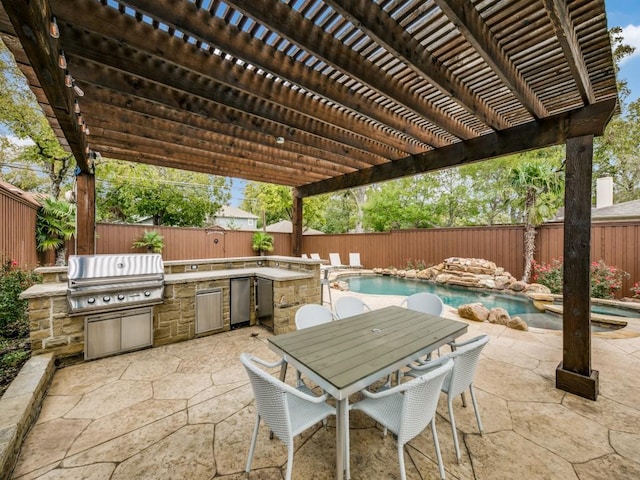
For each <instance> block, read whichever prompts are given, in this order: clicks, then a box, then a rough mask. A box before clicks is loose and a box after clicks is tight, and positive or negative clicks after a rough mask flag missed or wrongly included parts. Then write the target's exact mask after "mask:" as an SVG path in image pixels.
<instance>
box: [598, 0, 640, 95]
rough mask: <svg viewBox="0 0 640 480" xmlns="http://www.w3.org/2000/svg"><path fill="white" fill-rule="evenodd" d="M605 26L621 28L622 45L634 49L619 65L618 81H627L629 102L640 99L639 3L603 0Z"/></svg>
mask: <svg viewBox="0 0 640 480" xmlns="http://www.w3.org/2000/svg"><path fill="white" fill-rule="evenodd" d="M605 9H606V11H607V25H608V26H609V28H612V27H622V35H623V37H624V43H625V44H627V45H631V46H632V47H635V49H636V51H635V52H634V53H633V55H631V56H629V57H627V58H625V59H623V61H622V63H621V64H620V72H619V73H618V77H619V78H618V79H619V80H627V83H628V86H629V88H630V89H631V96H630V97H629V101H633V100H636V99H637V98H638V97H640V1H638V0H605Z"/></svg>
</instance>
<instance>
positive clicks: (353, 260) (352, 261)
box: [349, 253, 364, 268]
mask: <svg viewBox="0 0 640 480" xmlns="http://www.w3.org/2000/svg"><path fill="white" fill-rule="evenodd" d="M349 267H350V268H364V267H363V266H362V264H361V263H360V254H359V253H350V254H349Z"/></svg>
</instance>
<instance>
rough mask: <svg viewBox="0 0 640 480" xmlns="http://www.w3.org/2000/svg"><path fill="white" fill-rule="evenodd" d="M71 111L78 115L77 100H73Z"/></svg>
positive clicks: (78, 103)
mask: <svg viewBox="0 0 640 480" xmlns="http://www.w3.org/2000/svg"><path fill="white" fill-rule="evenodd" d="M73 111H74V112H75V113H77V114H79V113H80V102H78V99H77V98H75V99H74V100H73Z"/></svg>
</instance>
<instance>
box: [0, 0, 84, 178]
mask: <svg viewBox="0 0 640 480" xmlns="http://www.w3.org/2000/svg"><path fill="white" fill-rule="evenodd" d="M3 7H4V9H5V10H6V12H7V14H8V15H9V18H10V19H11V22H12V24H13V28H14V30H15V32H16V34H17V35H18V38H19V39H20V44H21V47H22V49H24V52H25V53H26V55H27V57H28V58H29V63H30V65H31V68H32V69H33V71H34V72H35V74H36V76H37V77H38V83H39V84H40V86H41V87H42V89H43V90H44V92H45V94H46V96H47V99H48V102H49V104H50V105H51V107H52V108H53V111H54V113H55V116H56V119H57V120H58V123H59V125H60V128H61V129H62V131H63V132H64V136H65V138H66V139H67V140H68V141H69V148H70V150H71V152H72V153H73V156H74V157H75V159H76V163H77V164H78V167H80V169H81V170H82V171H83V172H87V173H89V172H91V171H92V166H91V164H90V161H89V155H88V147H87V143H86V138H85V136H84V134H83V133H82V130H81V128H80V126H79V125H78V122H77V118H76V115H75V113H74V112H73V101H74V99H75V96H74V91H73V89H71V88H67V87H66V86H65V84H64V76H65V73H64V70H63V69H61V68H60V67H59V66H58V56H59V54H60V51H59V46H58V45H59V41H58V39H55V38H52V37H51V36H50V34H49V27H50V22H51V19H52V13H51V8H50V7H49V2H48V1H47V0H30V1H25V0H22V1H18V0H16V1H13V2H3Z"/></svg>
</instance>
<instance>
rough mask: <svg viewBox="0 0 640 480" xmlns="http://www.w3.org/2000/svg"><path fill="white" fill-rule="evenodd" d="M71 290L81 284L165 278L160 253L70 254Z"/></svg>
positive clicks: (68, 275) (69, 274)
mask: <svg viewBox="0 0 640 480" xmlns="http://www.w3.org/2000/svg"><path fill="white" fill-rule="evenodd" d="M67 277H68V279H69V287H70V288H71V287H72V286H73V285H74V284H76V283H78V282H81V283H87V282H92V283H96V284H97V283H113V282H125V281H129V278H132V279H135V278H137V277H147V278H146V279H147V280H148V278H149V277H159V278H160V280H162V279H163V278H164V265H163V263H162V256H161V255H160V254H159V253H147V254H120V255H71V256H70V257H69V270H68V273H67Z"/></svg>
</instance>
